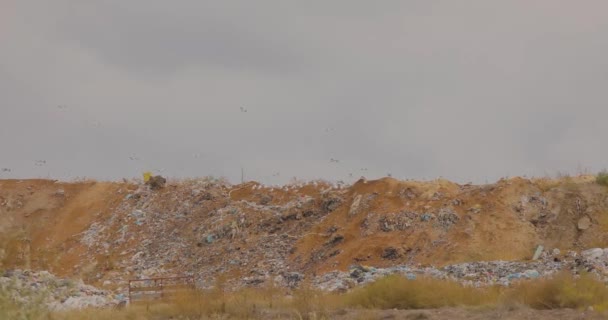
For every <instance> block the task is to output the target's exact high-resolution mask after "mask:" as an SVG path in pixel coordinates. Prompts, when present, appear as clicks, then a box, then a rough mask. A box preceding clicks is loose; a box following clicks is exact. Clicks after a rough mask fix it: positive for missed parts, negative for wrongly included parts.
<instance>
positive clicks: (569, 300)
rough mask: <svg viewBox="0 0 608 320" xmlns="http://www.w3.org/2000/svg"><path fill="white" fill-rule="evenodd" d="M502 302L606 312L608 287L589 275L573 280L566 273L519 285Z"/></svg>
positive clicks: (572, 277) (539, 307)
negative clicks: (588, 308) (592, 309)
mask: <svg viewBox="0 0 608 320" xmlns="http://www.w3.org/2000/svg"><path fill="white" fill-rule="evenodd" d="M506 300H507V301H509V302H516V303H519V304H523V305H527V306H529V307H532V308H534V309H557V308H573V309H582V308H587V307H594V308H595V309H596V310H606V309H607V308H606V307H608V287H606V285H605V284H604V283H602V282H600V281H598V280H597V279H596V278H595V277H594V276H593V275H591V274H583V275H581V276H580V278H574V276H572V274H570V273H561V274H558V275H556V276H554V277H553V278H549V279H539V280H535V281H530V282H521V283H519V284H517V285H515V286H514V287H513V288H512V289H511V290H509V292H508V294H507V297H506Z"/></svg>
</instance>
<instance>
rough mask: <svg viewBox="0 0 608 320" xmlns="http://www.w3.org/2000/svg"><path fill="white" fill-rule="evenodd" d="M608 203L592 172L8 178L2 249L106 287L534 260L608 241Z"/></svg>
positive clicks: (288, 279)
mask: <svg viewBox="0 0 608 320" xmlns="http://www.w3.org/2000/svg"><path fill="white" fill-rule="evenodd" d="M607 209H608V189H607V188H605V187H602V186H600V185H597V184H595V183H594V182H593V179H592V177H576V178H564V179H555V180H551V179H533V180H529V179H523V178H513V179H503V180H500V181H499V182H497V183H495V184H489V185H470V184H467V185H459V184H455V183H452V182H449V181H445V180H435V181H429V182H415V181H399V180H395V179H392V178H384V179H380V180H374V181H366V180H363V179H362V180H360V181H358V182H356V183H355V184H353V185H352V186H345V187H341V186H334V185H331V184H328V183H324V182H308V183H300V184H292V185H287V186H283V187H280V188H276V187H275V188H272V187H267V186H264V185H261V184H259V183H256V182H248V183H244V184H240V185H230V184H228V183H225V182H223V181H219V180H215V179H194V180H185V181H167V182H166V185H165V186H164V188H161V189H156V190H152V189H151V188H150V187H149V186H147V185H144V184H140V183H131V182H122V183H118V182H95V181H86V182H73V183H65V182H57V181H50V180H0V248H2V249H1V250H0V257H2V263H3V267H5V268H18V267H19V268H32V269H44V270H49V271H51V272H53V273H55V274H58V275H60V276H78V277H81V278H83V279H85V281H86V282H88V283H94V284H98V285H105V286H106V287H124V285H125V280H126V279H128V278H131V277H141V276H159V275H176V274H194V275H197V276H198V277H199V278H200V279H201V280H202V281H203V282H209V283H211V282H212V281H213V280H214V279H215V278H216V277H217V276H218V275H220V274H222V275H224V276H225V277H227V278H229V279H230V278H234V279H237V278H238V279H239V281H242V282H244V283H246V284H259V283H262V282H264V281H266V279H268V278H269V277H273V279H275V280H276V281H279V282H282V283H283V284H289V283H292V282H293V281H299V280H301V279H302V278H303V277H304V275H306V274H318V273H323V272H327V271H332V270H341V271H346V270H348V268H349V266H350V265H353V264H361V265H368V266H374V267H390V266H395V265H404V264H408V265H411V264H423V265H424V264H432V265H436V266H441V265H446V264H452V263H459V262H468V261H481V260H526V259H530V258H531V256H532V254H533V252H534V249H535V247H536V246H537V245H539V244H542V245H543V246H544V247H545V248H547V249H552V248H559V249H562V250H581V249H585V248H590V247H607V246H608V236H607V234H606V233H605V231H606V230H608V211H607ZM294 279H295V280H294Z"/></svg>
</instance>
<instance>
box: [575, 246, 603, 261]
mask: <svg viewBox="0 0 608 320" xmlns="http://www.w3.org/2000/svg"><path fill="white" fill-rule="evenodd" d="M603 255H604V250H603V249H601V248H593V249H589V250H585V251H583V252H581V256H583V258H585V259H587V260H597V259H600V258H601V257H602V256H603Z"/></svg>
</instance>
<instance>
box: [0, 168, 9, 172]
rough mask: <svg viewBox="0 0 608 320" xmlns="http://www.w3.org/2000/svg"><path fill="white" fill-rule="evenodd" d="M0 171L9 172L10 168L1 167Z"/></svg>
mask: <svg viewBox="0 0 608 320" xmlns="http://www.w3.org/2000/svg"><path fill="white" fill-rule="evenodd" d="M0 171H2V172H11V169H9V168H2V169H0Z"/></svg>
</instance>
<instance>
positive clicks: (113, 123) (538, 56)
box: [0, 0, 608, 183]
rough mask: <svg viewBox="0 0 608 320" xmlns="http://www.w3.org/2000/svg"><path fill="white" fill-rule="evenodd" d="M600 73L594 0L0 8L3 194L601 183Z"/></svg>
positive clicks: (11, 3)
mask: <svg viewBox="0 0 608 320" xmlns="http://www.w3.org/2000/svg"><path fill="white" fill-rule="evenodd" d="M607 57H608V1H605V0H597V1H593V0H586V1H571V0H568V1H565V0H564V1H560V0H539V1H535V0H509V1H506V0H505V1H487V0H475V1H473V0H471V1H467V0H463V1H452V0H445V1H440V0H411V1H406V0H403V1H388V0H387V1H355V0H348V1H298V2H295V1H284V0H276V1H194V0H193V1H186V0H181V1H156V0H145V1H144V0H130V1H124V0H108V1H82V0H55V1H44V0H39V1H31V0H0V148H1V149H0V168H10V169H11V172H0V178H2V177H4V178H9V177H13V178H14V177H18V178H26V177H47V176H50V177H53V178H60V179H71V178H76V177H83V176H86V177H95V178H101V179H118V178H121V177H132V176H139V175H140V174H141V172H142V171H144V170H146V169H149V170H155V171H156V172H160V173H162V174H165V175H167V176H173V177H186V176H204V175H214V176H225V177H228V178H229V179H230V180H231V181H233V182H238V181H240V174H241V172H240V168H241V167H243V168H244V170H245V174H246V178H247V179H255V180H259V181H262V182H266V183H281V182H285V181H288V180H289V179H290V178H292V177H294V176H296V177H298V178H302V179H313V178H324V179H330V180H337V179H343V180H350V178H349V174H351V173H352V175H353V178H358V177H360V176H361V175H364V176H366V177H368V178H376V177H380V176H384V175H386V174H387V173H391V174H392V175H393V176H394V177H398V178H414V179H432V178H436V177H440V176H442V177H445V178H448V179H452V180H455V181H459V182H466V181H474V182H484V181H485V180H489V181H492V180H495V179H497V178H500V177H502V176H507V175H511V176H512V175H536V176H542V175H546V174H555V173H556V172H570V173H576V172H578V171H579V170H581V169H584V170H590V171H592V172H593V171H597V170H600V169H603V168H605V167H607V166H608V145H607V144H606V142H607V140H606V137H607V135H606V128H607V123H608V59H607ZM241 107H242V108H245V109H246V110H247V112H242V111H241V110H240V108H241ZM130 157H131V158H133V159H134V160H131V159H130ZM330 159H338V160H339V162H337V163H336V162H332V161H330ZM39 160H44V161H46V162H45V163H43V162H37V161H39ZM365 168H366V169H367V170H366V171H365V170H362V169H365Z"/></svg>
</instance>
